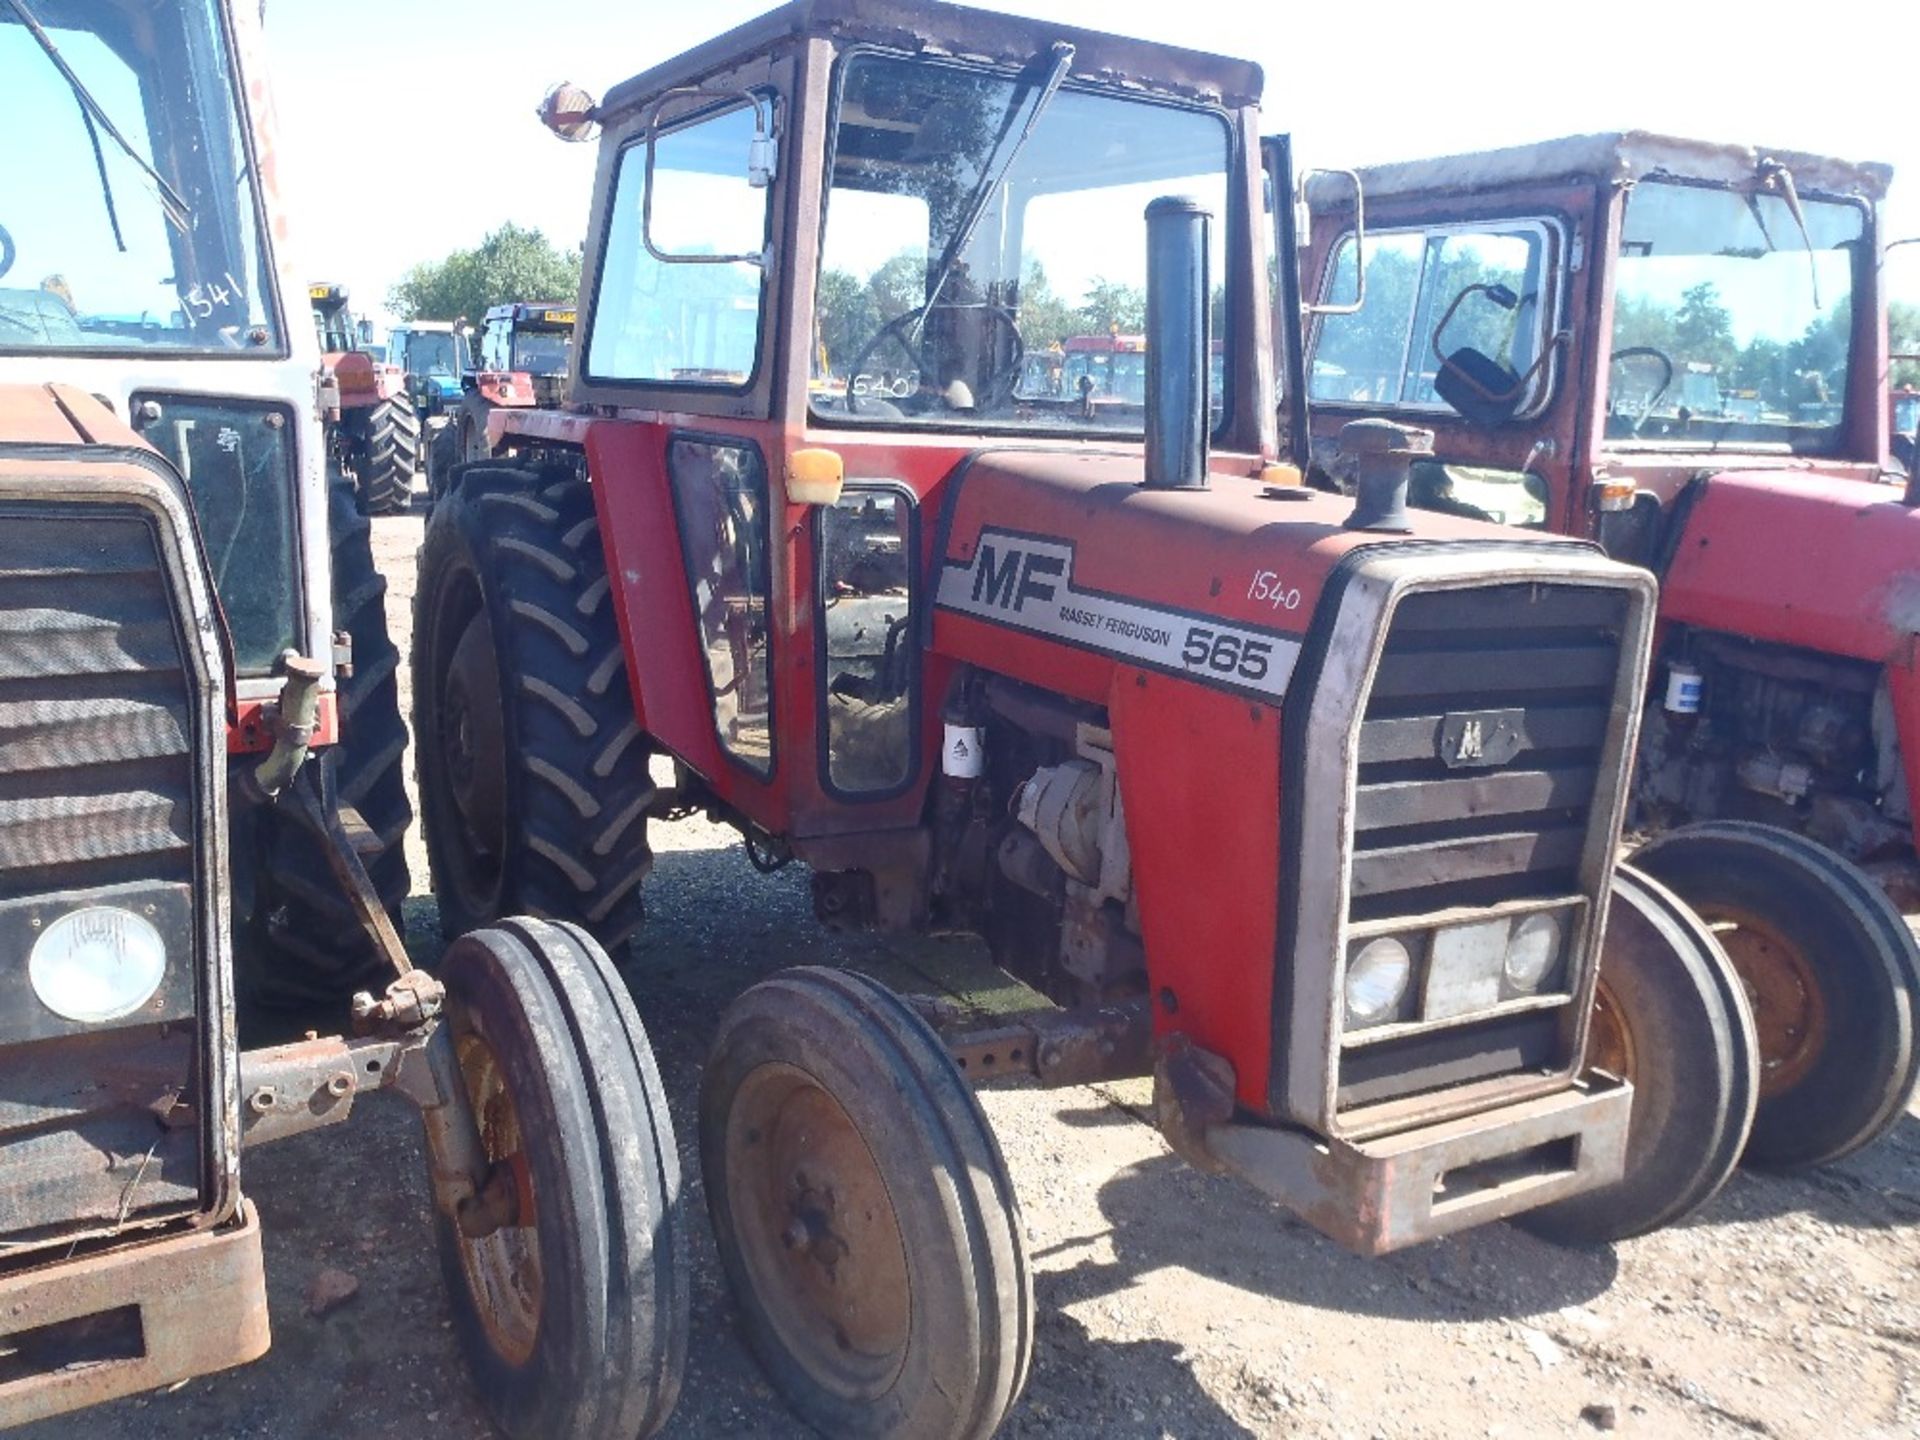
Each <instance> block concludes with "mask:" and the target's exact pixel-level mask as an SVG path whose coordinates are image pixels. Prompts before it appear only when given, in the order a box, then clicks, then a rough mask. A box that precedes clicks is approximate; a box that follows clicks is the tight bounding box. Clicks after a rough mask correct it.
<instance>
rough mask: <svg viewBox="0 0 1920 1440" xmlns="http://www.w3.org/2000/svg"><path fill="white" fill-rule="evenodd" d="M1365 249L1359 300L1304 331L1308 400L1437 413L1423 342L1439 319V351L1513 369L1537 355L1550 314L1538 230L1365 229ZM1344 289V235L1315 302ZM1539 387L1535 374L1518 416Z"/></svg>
mask: <svg viewBox="0 0 1920 1440" xmlns="http://www.w3.org/2000/svg"><path fill="white" fill-rule="evenodd" d="M1365 248H1366V267H1367V270H1366V293H1365V297H1364V303H1363V304H1362V306H1361V308H1360V309H1359V310H1358V311H1356V312H1354V313H1353V314H1351V315H1328V316H1325V317H1323V318H1322V319H1321V321H1320V324H1319V327H1318V329H1317V331H1316V332H1315V336H1314V343H1313V351H1312V354H1311V356H1310V357H1309V361H1308V393H1309V394H1310V395H1311V396H1312V397H1313V398H1314V399H1316V400H1330V401H1333V402H1335V403H1348V404H1362V405H1391V406H1401V407H1405V408H1409V409H1423V410H1439V409H1444V408H1446V402H1445V401H1443V400H1442V399H1441V398H1440V396H1439V394H1438V393H1437V392H1436V391H1435V389H1434V379H1435V376H1436V374H1437V372H1438V369H1439V362H1438V361H1437V360H1436V359H1435V358H1434V338H1435V332H1436V331H1441V326H1442V324H1443V322H1444V324H1445V329H1444V331H1441V333H1440V336H1439V341H1440V348H1441V349H1442V350H1443V351H1444V352H1445V353H1446V354H1448V355H1452V354H1454V353H1455V352H1456V351H1459V350H1461V349H1463V348H1471V349H1474V350H1477V351H1480V352H1481V353H1482V354H1484V355H1486V356H1488V357H1490V358H1491V359H1493V360H1495V361H1497V362H1499V363H1500V364H1502V365H1504V366H1505V367H1507V368H1508V369H1510V370H1511V371H1512V372H1513V373H1514V374H1515V375H1524V374H1526V372H1527V371H1528V370H1529V369H1530V368H1531V367H1532V365H1533V363H1534V362H1535V361H1536V360H1537V359H1538V358H1539V357H1540V354H1541V350H1542V347H1543V346H1544V345H1545V344H1546V338H1547V334H1548V330H1547V326H1548V323H1549V320H1550V318H1551V312H1552V310H1553V303H1552V295H1551V293H1550V277H1549V276H1548V275H1547V256H1548V248H1547V230H1546V227H1545V226H1544V225H1542V224H1540V223H1538V222H1525V223H1520V224H1516V225H1514V226H1512V227H1504V226H1503V227H1501V228H1499V229H1493V228H1488V229H1483V230H1461V229H1449V230H1403V231H1398V232H1384V233H1379V234H1369V235H1368V237H1367V243H1366V247H1365ZM1355 294H1356V288H1355V275H1354V246H1353V239H1352V237H1351V236H1349V237H1347V238H1345V239H1343V240H1341V241H1340V243H1339V247H1338V248H1337V249H1336V250H1335V252H1334V263H1333V269H1332V282H1331V284H1330V285H1329V286H1328V289H1327V293H1326V295H1325V296H1324V297H1323V298H1324V299H1326V300H1328V301H1331V302H1335V303H1351V302H1352V300H1353V298H1354V296H1355ZM1456 301H1457V302H1458V305H1457V307H1456V305H1455V302H1456ZM1449 310H1451V311H1452V314H1451V316H1449V314H1448V312H1449ZM1544 384H1545V374H1544V372H1543V374H1542V375H1540V376H1536V377H1535V378H1534V380H1533V382H1532V384H1531V387H1530V390H1529V393H1528V394H1527V395H1526V396H1525V398H1524V399H1522V401H1521V402H1520V410H1521V412H1522V413H1524V412H1526V411H1528V410H1530V409H1532V408H1533V407H1534V406H1535V405H1537V404H1538V403H1539V402H1540V400H1541V399H1542V398H1543V386H1544Z"/></svg>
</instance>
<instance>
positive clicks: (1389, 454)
mask: <svg viewBox="0 0 1920 1440" xmlns="http://www.w3.org/2000/svg"><path fill="white" fill-rule="evenodd" d="M1340 449H1341V451H1342V453H1344V454H1347V455H1350V456H1352V457H1353V463H1354V497H1353V513H1352V514H1351V515H1349V516H1347V521H1346V528H1347V529H1349V530H1380V531H1385V532H1387V533H1389V534H1395V535H1404V534H1406V533H1407V531H1409V530H1411V529H1413V522H1412V520H1410V519H1409V518H1408V517H1407V483H1408V481H1409V480H1410V479H1411V478H1412V475H1413V462H1414V460H1415V459H1416V458H1418V457H1419V456H1422V455H1431V454H1433V432H1432V431H1431V430H1418V429H1415V428H1414V427H1413V426H1411V425H1396V424H1394V423H1393V421H1391V420H1354V421H1352V422H1350V423H1348V424H1346V425H1342V426H1341V427H1340Z"/></svg>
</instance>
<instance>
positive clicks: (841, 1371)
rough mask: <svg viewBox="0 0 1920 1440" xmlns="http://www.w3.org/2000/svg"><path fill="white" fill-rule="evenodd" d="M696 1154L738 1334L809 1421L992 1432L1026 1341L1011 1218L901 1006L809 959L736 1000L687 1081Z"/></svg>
mask: <svg viewBox="0 0 1920 1440" xmlns="http://www.w3.org/2000/svg"><path fill="white" fill-rule="evenodd" d="M700 1163H701V1172H702V1174H703V1175H704V1176H705V1178H706V1190H707V1208H708V1210H709V1212H710V1213H711V1215H712V1217H713V1228H714V1234H715V1236H716V1238H717V1239H718V1241H719V1248H720V1259H721V1262H722V1264H723V1265H724V1267H725V1269H726V1274H727V1281H728V1283H729V1285H730V1286H731V1288H732V1290H733V1295H734V1300H735V1302H736V1303H737V1304H738V1305H739V1307H740V1311H741V1314H742V1317H743V1319H744V1322H745V1326H746V1332H747V1338H748V1339H749V1340H750V1341H751V1343H752V1345H753V1348H754V1350H755V1351H756V1352H757V1354H758V1355H759V1357H760V1362H761V1364H762V1365H763V1366H764V1367H765V1369H766V1372H767V1376H768V1378H769V1379H770V1380H771V1381H772V1382H773V1384H774V1386H775V1387H776V1388H777V1389H778V1390H779V1391H780V1392H781V1393H782V1394H783V1395H784V1396H785V1397H786V1399H787V1402H788V1403H789V1404H790V1405H791V1406H792V1407H793V1408H794V1410H795V1411H796V1412H797V1413H798V1414H799V1415H800V1417H801V1418H802V1419H803V1420H805V1421H806V1422H807V1423H808V1424H809V1425H811V1426H813V1427H814V1429H816V1430H818V1431H819V1432H820V1433H821V1434H823V1435H828V1436H833V1437H836V1440H838V1437H854V1436H858V1437H866V1440H876V1437H878V1440H984V1437H986V1436H989V1435H991V1434H993V1433H994V1431H995V1430H997V1429H998V1428H999V1426H1000V1423H1001V1421H1002V1420H1004V1419H1005V1417H1006V1415H1007V1413H1008V1411H1009V1410H1011V1409H1012V1407H1013V1404H1014V1402H1015V1401H1016V1400H1017V1399H1018V1398H1019V1395H1020V1390H1021V1387H1022V1386H1023V1385H1024V1384H1025V1383H1026V1376H1027V1369H1028V1365H1029V1363H1030V1360H1031V1357H1032V1350H1033V1319H1034V1312H1033V1280H1032V1274H1031V1271H1030V1269H1029V1266H1028V1261H1027V1254H1026V1240H1025V1235H1024V1231H1023V1230H1022V1227H1021V1223H1020V1212H1019V1207H1018V1203H1017V1201H1016V1200H1015V1197H1014V1193H1013V1186H1012V1183H1011V1181H1010V1180H1009V1179H1008V1176H1007V1169H1006V1164H1005V1162H1004V1161H1003V1160H1002V1158H1001V1155H1000V1149H999V1146H998V1145H997V1144H996V1143H995V1141H994V1138H993V1132H992V1130H991V1129H990V1128H989V1126H988V1124H987V1120H986V1117H985V1116H984V1115H983V1114H982V1113H981V1110H980V1105H979V1102H978V1101H977V1100H976V1099H975V1098H974V1095H973V1092H972V1090H971V1089H970V1088H969V1087H968V1085H967V1082H966V1080H965V1078H964V1077H963V1076H962V1075H961V1073H960V1070H959V1067H958V1066H956V1065H955V1064H954V1062H953V1059H952V1057H951V1056H950V1055H949V1054H948V1053H947V1050H946V1047H945V1046H944V1045H942V1044H941V1042H940V1039H939V1037H938V1036H937V1035H935V1034H934V1032H933V1031H932V1030H931V1029H930V1028H929V1027H928V1026H927V1024H926V1022H925V1021H923V1020H922V1019H920V1017H919V1016H917V1015H915V1014H914V1013H913V1011H912V1010H910V1009H909V1008H908V1007H907V1005H906V1004H905V1003H904V1002H903V1001H902V1000H901V999H900V998H899V996H897V995H895V994H893V993H892V992H891V991H889V990H887V989H886V988H885V987H884V986H881V985H878V984H876V983H875V982H873V981H872V980H868V979H866V978H864V977H862V976H859V975H854V974H850V973H847V972H845V971H838V970H825V969H812V968H809V969H801V970H789V971H787V972H785V973H784V974H781V975H777V976H775V977H774V978H773V979H771V980H767V981H765V982H763V983H761V984H759V985H755V986H754V987H753V988H752V989H750V990H748V991H747V992H746V993H745V994H743V995H742V996H740V998H739V999H738V1000H736V1001H735V1002H734V1003H733V1004H732V1005H731V1006H729V1007H728V1009H727V1011H726V1014H725V1015H724V1016H722V1018H721V1021H720V1030H719V1034H718V1036H717V1038H716V1039H715V1041H714V1046H713V1053H712V1055H711V1056H710V1058H709V1059H708V1062H707V1068H706V1073H705V1075H704V1077H703V1080H702V1084H701V1088H700Z"/></svg>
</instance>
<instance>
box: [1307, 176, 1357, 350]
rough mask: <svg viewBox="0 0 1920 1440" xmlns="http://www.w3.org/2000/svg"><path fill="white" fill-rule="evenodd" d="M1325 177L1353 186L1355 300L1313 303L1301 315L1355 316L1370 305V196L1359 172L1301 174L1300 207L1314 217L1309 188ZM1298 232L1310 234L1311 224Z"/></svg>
mask: <svg viewBox="0 0 1920 1440" xmlns="http://www.w3.org/2000/svg"><path fill="white" fill-rule="evenodd" d="M1322 175H1331V176H1338V177H1341V178H1344V179H1345V180H1346V181H1347V183H1348V184H1350V185H1351V186H1352V187H1353V301H1352V303H1351V304H1326V305H1322V304H1317V303H1315V302H1313V301H1311V300H1309V301H1307V302H1306V303H1304V304H1302V305H1301V307H1300V313H1301V314H1302V315H1352V314H1356V313H1357V312H1358V311H1359V309H1360V307H1361V306H1362V305H1364V304H1366V303H1367V195H1366V189H1365V187H1364V186H1362V185H1361V183H1360V172H1359V171H1357V170H1304V171H1302V172H1301V174H1300V186H1299V204H1300V205H1301V206H1302V207H1303V208H1304V209H1306V211H1307V213H1308V215H1309V216H1310V215H1311V214H1312V210H1313V204H1312V198H1311V195H1310V187H1311V186H1312V184H1313V182H1314V181H1315V180H1316V179H1318V178H1319V177H1320V176H1322ZM1296 230H1297V231H1302V232H1307V233H1311V226H1310V222H1309V224H1305V225H1303V224H1298V222H1296Z"/></svg>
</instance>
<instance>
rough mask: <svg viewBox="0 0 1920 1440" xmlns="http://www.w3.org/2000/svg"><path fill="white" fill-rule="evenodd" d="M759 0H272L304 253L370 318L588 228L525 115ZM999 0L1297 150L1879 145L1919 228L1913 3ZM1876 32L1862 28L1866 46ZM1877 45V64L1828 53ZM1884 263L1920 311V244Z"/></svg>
mask: <svg viewBox="0 0 1920 1440" xmlns="http://www.w3.org/2000/svg"><path fill="white" fill-rule="evenodd" d="M768 8H771V7H770V6H768V5H767V4H765V3H761V0H706V3H703V4H699V5H689V4H682V3H663V0H567V3H558V0H547V3H544V4H538V3H529V0H440V3H425V0H267V15H266V25H267V38H268V48H269V54H270V56H271V59H272V63H273V66H274V69H273V79H274V84H275V90H276V94H277V97H278V105H279V112H280V121H281V130H282V136H283V141H282V144H283V152H284V153H283V165H284V170H285V176H286V181H287V197H288V200H289V204H290V207H291V215H290V217H289V218H290V222H291V224H292V227H293V230H294V238H295V243H296V247H297V253H298V255H299V256H300V258H301V261H302V263H303V264H304V265H305V266H306V267H307V269H308V271H309V272H310V273H311V274H313V275H314V276H316V277H319V276H322V275H324V276H326V277H329V278H334V279H339V280H343V281H345V282H346V283H348V284H349V285H351V286H352V287H353V290H354V295H355V305H356V308H363V309H365V310H367V311H368V312H370V313H375V314H378V313H379V303H380V302H381V301H383V300H384V298H385V296H386V294H387V291H388V288H389V287H390V286H391V285H392V284H393V282H394V281H395V280H397V279H398V278H399V277H400V276H401V275H402V274H404V273H405V271H406V270H407V268H408V267H409V266H411V265H413V264H415V263H416V262H419V261H422V260H430V259H436V258H438V257H440V256H442V255H444V254H446V253H447V252H448V251H450V250H453V249H455V248H458V247H462V246H468V245H472V244H474V243H475V242H477V241H478V240H479V239H480V237H481V236H482V235H484V234H485V233H486V232H487V231H488V230H490V229H492V228H493V227H494V226H496V225H499V224H500V223H502V222H503V221H507V220H513V221H517V222H519V223H521V224H527V225H535V226H538V227H539V228H541V229H542V230H544V231H546V233H547V234H548V235H549V236H550V237H551V238H552V239H554V240H555V241H556V242H559V243H561V244H563V245H578V244H580V243H581V242H582V240H583V239H584V232H585V228H586V222H587V205H588V201H589V198H590V195H591V190H592V184H593V150H594V147H593V146H591V145H566V144H563V143H561V142H560V141H558V140H555V139H554V138H553V137H552V136H550V135H548V134H547V132H546V131H545V130H544V129H543V128H542V127H541V126H540V124H539V122H538V121H537V120H536V119H535V118H534V107H535V105H536V104H537V103H538V102H539V100H540V97H541V95H542V94H544V93H545V91H546V90H547V88H548V86H550V85H552V84H553V83H555V82H556V81H560V80H572V81H574V82H576V83H578V84H581V85H583V86H585V87H586V88H587V89H588V90H590V91H591V92H593V93H594V94H596V95H603V94H605V93H606V91H607V90H608V89H609V88H610V87H611V86H612V85H614V84H616V83H618V82H619V81H620V80H623V79H625V78H627V77H628V76H630V75H634V74H638V73H639V72H640V71H642V70H645V69H647V68H649V67H650V66H652V65H654V64H657V63H658V62H659V61H661V60H664V59H666V58H669V57H670V56H672V55H674V54H677V53H678V52H680V51H682V50H684V49H687V48H688V47H690V46H692V45H694V44H697V43H699V42H700V41H702V40H705V39H707V38H709V37H711V36H713V35H717V34H719V33H721V32H722V31H724V30H727V29H730V28H731V27H732V26H734V25H736V24H738V23H740V22H741V21H743V20H745V19H748V18H750V17H751V16H753V15H755V14H758V13H760V12H762V11H764V10H766V9H768ZM993 8H997V9H1003V10H1006V11H1010V12H1013V13H1017V14H1024V15H1030V16H1035V17H1038V18H1042V19H1045V18H1057V19H1060V20H1063V21H1070V22H1071V23H1074V24H1079V25H1092V26H1097V27H1098V28H1100V29H1103V30H1110V31H1115V32H1118V33H1121V34H1127V35H1134V36H1138V37H1141V38H1144V39H1150V40H1158V41H1163V42H1166V43H1169V44H1178V45H1185V46H1188V47H1191V48H1194V49H1200V50H1213V51H1218V52H1221V53H1224V54H1229V55H1241V56H1246V57H1249V58H1251V59H1254V60H1257V61H1258V62H1259V63H1260V64H1261V66H1262V67H1263V69H1264V70H1265V72H1266V100H1265V105H1264V109H1265V120H1264V123H1263V128H1264V129H1265V130H1267V131H1278V130H1287V131H1291V132H1292V134H1293V136H1294V139H1295V149H1296V165H1297V166H1299V167H1310V166H1316V165H1324V166H1342V167H1348V166H1354V165H1362V164H1373V163H1377V162H1381V161H1387V160H1401V159H1413V158H1417V157H1421V156H1428V155H1439V154H1448V153H1456V152H1460V151H1467V150H1477V149H1485V148H1490V147H1494V146H1500V145H1512V144H1520V143H1524V142H1527V141H1533V140H1541V139H1547V138H1550V137H1552V136H1556V135H1571V134H1579V133H1584V132H1589V131H1597V130H1613V129H1646V130H1657V131H1664V132H1669V133H1674V134H1680V135H1688V136H1697V137H1700V138H1703V139H1710V140H1726V141H1736V142H1740V143H1743V144H1752V145H1757V146H1761V147H1765V146H1770V145H1777V146H1780V147H1781V148H1783V149H1793V150H1802V151H1810V152H1813V153H1817V154H1830V155H1836V156H1840V157H1843V158H1847V159H1853V160H1882V161H1887V162H1889V163H1891V164H1892V165H1893V166H1894V167H1895V171H1896V178H1895V181H1894V187H1893V192H1892V195H1891V197H1890V199H1889V201H1888V204H1887V207H1886V212H1885V213H1886V217H1887V226H1886V232H1885V233H1886V234H1887V235H1888V236H1889V237H1898V236H1902V235H1916V236H1920V86H1916V84H1915V79H1914V77H1915V75H1916V73H1920V72H1916V70H1915V68H1914V58H1915V57H1916V56H1917V55H1920V5H1915V4H1913V3H1912V0H1824V3H1822V4H1820V5H1818V6H1815V7H1808V6H1801V5H1796V6H1794V7H1791V8H1788V7H1786V6H1773V5H1752V4H1749V5H1741V6H1728V5H1724V4H1708V3H1700V0H1692V3H1689V0H1612V3H1609V4H1607V5H1605V6H1601V7H1591V8H1590V7H1576V6H1558V5H1547V4H1541V3H1539V0H1530V3H1521V0H1484V3H1480V4H1466V5H1451V6H1443V5H1435V4H1433V3H1431V0H1420V3H1402V0H1372V3H1355V0H1346V3H1339V4H1321V5H1317V6H1307V5H1300V4H1285V3H1259V0H1181V3H1177V4H1169V3H1167V0H1100V3H1099V4H1097V5H1095V4H1089V3H1085V0H1082V3H1079V4H1073V5H1061V4H1048V3H1036V0H998V3H997V4H995V5H994V6H993ZM1863 41H1864V42H1867V43H1861V42H1863ZM1856 57H1865V58H1866V59H1868V60H1874V59H1880V58H1884V59H1885V61H1886V64H1887V67H1888V68H1887V69H1886V70H1885V72H1884V73H1882V74H1875V73H1872V72H1871V71H1867V72H1865V73H1862V74H1859V75H1850V74H1848V73H1846V71H1845V69H1844V67H1845V66H1846V65H1848V64H1855V63H1858V60H1857V58H1856ZM1895 253H1896V256H1898V260H1897V262H1890V269H1891V270H1892V271H1893V275H1894V280H1893V288H1894V292H1895V295H1896V298H1907V299H1910V300H1913V301H1916V302H1920V245H1915V246H1909V247H1907V248H1906V249H1905V250H1904V251H1900V252H1895Z"/></svg>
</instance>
